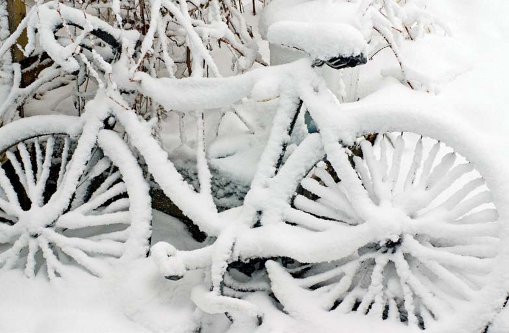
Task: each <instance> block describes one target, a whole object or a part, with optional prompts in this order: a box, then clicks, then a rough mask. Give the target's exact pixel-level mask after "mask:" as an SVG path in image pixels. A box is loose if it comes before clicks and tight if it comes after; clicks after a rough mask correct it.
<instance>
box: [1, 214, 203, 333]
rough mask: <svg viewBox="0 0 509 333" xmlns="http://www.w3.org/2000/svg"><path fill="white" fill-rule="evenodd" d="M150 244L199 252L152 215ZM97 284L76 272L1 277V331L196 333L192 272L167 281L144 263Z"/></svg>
mask: <svg viewBox="0 0 509 333" xmlns="http://www.w3.org/2000/svg"><path fill="white" fill-rule="evenodd" d="M153 224H154V226H153V228H154V230H156V231H157V236H156V237H155V239H154V240H164V241H167V242H171V243H173V244H175V245H176V246H177V247H178V248H180V249H187V250H190V249H194V248H196V247H197V246H199V244H198V243H196V242H195V241H193V240H192V239H191V238H190V237H189V236H188V234H187V233H186V232H185V231H184V227H183V226H182V224H181V223H180V222H179V221H177V220H176V219H174V218H172V217H170V216H167V215H165V214H163V213H160V212H156V211H154V221H153ZM108 275H109V277H108V278H106V279H102V280H101V279H97V278H94V277H91V276H88V275H86V274H85V275H84V274H83V273H82V272H76V275H75V276H72V278H71V279H69V280H56V281H54V283H51V284H50V283H48V281H47V280H46V279H45V278H43V277H42V276H41V277H40V278H36V279H33V280H27V279H26V278H25V277H24V276H23V273H22V272H16V271H12V272H5V271H2V274H0V283H1V285H2V288H0V304H1V305H0V307H1V308H2V311H0V331H1V332H12V333H21V332H30V333H32V332H33V333H36V332H40V333H46V332H52V333H53V332H54V333H68V332H76V333H91V332H97V333H99V332H101V333H102V332H113V333H120V332H122V333H124V332H125V333H150V332H173V333H182V332H189V333H190V332H194V331H195V330H196V328H197V322H196V321H195V320H194V312H195V306H194V305H193V304H192V303H191V301H190V292H191V288H192V287H193V286H194V285H196V284H198V283H200V282H201V281H202V274H201V272H199V271H197V272H191V273H189V274H187V275H186V277H185V278H183V279H182V280H181V281H177V282H175V281H168V280H165V279H164V278H163V277H162V276H161V275H160V273H159V270H158V269H157V267H156V266H155V264H154V262H153V261H152V260H151V259H143V260H139V261H136V262H133V263H130V264H128V265H125V266H124V267H123V268H122V269H119V270H117V271H116V272H111V274H108Z"/></svg>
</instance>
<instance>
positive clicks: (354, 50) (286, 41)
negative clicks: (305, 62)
mask: <svg viewBox="0 0 509 333" xmlns="http://www.w3.org/2000/svg"><path fill="white" fill-rule="evenodd" d="M267 40H268V41H269V42H270V43H273V44H277V45H282V46H286V47H289V48H295V49H298V50H301V51H304V52H306V53H307V54H309V55H310V56H311V59H320V60H328V59H330V58H333V57H337V56H342V57H350V56H358V55H361V54H364V53H365V52H366V49H367V43H366V40H365V39H364V37H363V36H362V34H361V32H360V31H359V30H358V29H356V28H354V27H352V26H351V25H348V24H338V23H336V24H333V23H316V22H313V23H304V22H291V21H282V22H275V23H273V24H272V25H271V26H270V27H269V31H268V33H267Z"/></svg>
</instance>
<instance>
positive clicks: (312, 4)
mask: <svg viewBox="0 0 509 333" xmlns="http://www.w3.org/2000/svg"><path fill="white" fill-rule="evenodd" d="M358 9H359V2H354V1H346V0H318V1H313V0H274V1H271V2H270V4H269V5H268V6H267V7H265V9H264V10H263V12H262V15H261V17H260V24H259V30H260V34H261V36H262V38H264V39H266V38H267V35H268V30H269V27H270V26H271V25H272V24H274V23H276V22H281V21H293V22H308V23H334V24H349V25H351V26H353V27H357V28H361V23H360V20H359V15H358V13H357V11H358Z"/></svg>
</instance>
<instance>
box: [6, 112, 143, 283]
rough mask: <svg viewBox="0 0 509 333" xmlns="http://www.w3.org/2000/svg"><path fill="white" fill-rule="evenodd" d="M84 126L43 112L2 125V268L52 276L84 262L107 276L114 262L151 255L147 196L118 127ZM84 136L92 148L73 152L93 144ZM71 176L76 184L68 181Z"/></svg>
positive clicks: (95, 272)
mask: <svg viewBox="0 0 509 333" xmlns="http://www.w3.org/2000/svg"><path fill="white" fill-rule="evenodd" d="M82 126H83V124H82V122H81V120H80V119H79V118H76V117H64V116H43V117H31V118H27V119H23V120H19V121H16V122H14V123H11V124H9V125H7V126H5V127H3V128H1V129H0V138H2V139H1V140H0V156H1V157H2V161H1V167H0V266H1V267H2V268H3V269H4V270H8V269H20V270H23V271H24V273H25V275H26V276H27V277H34V276H35V275H36V274H37V273H38V272H39V271H45V272H46V273H47V275H48V276H49V278H50V279H52V278H55V277H60V276H64V275H65V274H66V273H67V272H71V267H79V268H80V269H82V270H85V271H87V272H89V273H92V274H93V275H96V276H102V275H104V274H106V273H107V270H108V265H109V264H111V263H113V262H115V260H116V259H120V260H128V259H133V258H137V257H141V256H144V255H145V254H146V253H147V250H148V239H149V236H150V217H151V208H150V197H149V195H148V186H147V185H146V184H145V182H144V180H143V176H142V173H141V170H140V169H139V167H138V165H137V163H136V159H135V158H134V157H133V156H132V155H131V153H130V151H129V149H128V147H127V146H126V144H125V143H124V141H123V140H122V139H121V138H119V137H118V135H116V134H115V133H114V132H111V131H107V130H101V131H100V132H99V134H98V137H97V140H96V139H95V138H90V135H95V134H94V133H89V134H87V135H88V136H89V137H87V138H85V134H82ZM89 139H91V140H89ZM82 140H83V141H86V140H88V141H89V143H90V147H88V148H87V147H85V149H82V150H81V151H82V152H83V151H85V152H86V153H87V154H86V156H85V155H83V156H80V157H76V156H75V155H76V154H75V152H76V151H77V147H79V146H80V145H81V146H83V145H84V144H89V143H81V141H82ZM94 142H96V143H94ZM75 157H76V158H75ZM82 161H83V162H84V163H82ZM71 177H77V179H78V182H77V186H73V185H72V184H71V185H69V184H68V183H67V182H66V179H67V178H71ZM57 202H65V205H64V206H65V207H63V208H59V207H58V205H57Z"/></svg>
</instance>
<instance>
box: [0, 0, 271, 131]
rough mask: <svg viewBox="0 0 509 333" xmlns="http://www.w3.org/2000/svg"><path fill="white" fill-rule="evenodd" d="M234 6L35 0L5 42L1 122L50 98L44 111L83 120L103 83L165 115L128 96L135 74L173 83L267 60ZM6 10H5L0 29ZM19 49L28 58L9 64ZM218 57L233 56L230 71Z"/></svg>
mask: <svg viewBox="0 0 509 333" xmlns="http://www.w3.org/2000/svg"><path fill="white" fill-rule="evenodd" d="M237 7H238V5H236V3H232V2H231V1H221V2H219V1H217V0H211V1H190V2H186V1H180V2H173V1H167V0H163V1H160V0H151V1H148V0H137V1H128V0H113V1H109V2H102V1H93V0H83V1H73V2H58V1H42V0H40V1H36V3H35V4H34V5H33V6H31V8H29V10H28V12H27V15H26V17H25V19H24V20H23V21H22V22H21V23H20V25H19V26H18V28H17V29H16V31H14V32H13V33H12V35H11V36H10V37H9V38H6V37H7V36H0V41H2V44H1V47H0V56H1V59H2V63H1V64H2V66H3V67H2V68H3V71H2V73H4V74H3V75H2V77H3V78H4V79H9V78H11V79H10V81H11V82H10V85H12V88H11V91H10V94H9V97H8V98H7V99H6V100H5V101H4V102H3V103H2V105H1V106H0V117H1V118H2V119H3V121H4V122H10V121H12V119H14V118H15V117H16V110H17V109H18V108H19V107H20V106H22V105H23V106H25V107H26V108H28V110H30V108H31V103H32V102H34V100H35V101H36V102H35V103H32V104H33V105H37V107H41V106H43V105H41V103H37V100H41V99H43V97H44V95H48V94H52V100H53V102H52V103H49V105H48V103H46V104H45V105H44V106H45V107H46V108H49V109H52V110H48V111H61V109H59V108H58V106H59V105H61V104H62V108H64V105H65V112H66V113H73V112H72V110H70V109H71V108H72V109H74V114H80V113H81V112H82V111H83V107H84V103H85V102H86V101H87V100H89V99H90V98H91V97H93V96H94V95H95V91H96V89H97V88H101V87H104V86H106V85H108V86H113V85H114V86H117V85H118V88H119V89H121V91H122V92H124V93H128V94H126V95H125V96H126V99H127V100H129V101H130V103H131V106H132V107H133V108H134V109H135V110H136V111H137V112H138V113H139V114H143V115H145V116H146V118H149V117H153V116H155V115H156V114H157V113H158V112H159V113H164V110H162V109H161V108H159V107H158V106H157V105H155V104H154V103H152V102H151V101H150V100H149V99H148V98H144V97H143V96H141V95H140V94H133V93H132V92H130V91H129V90H131V89H130V87H129V80H130V77H131V75H132V74H133V73H134V72H135V71H144V72H146V73H149V74H151V75H154V76H159V77H160V76H167V77H176V78H181V77H186V76H191V75H192V76H221V74H222V73H223V74H224V73H230V72H231V70H232V69H233V71H234V72H237V71H244V70H247V69H249V68H250V67H251V66H252V65H253V63H254V62H255V61H258V62H263V60H262V59H261V57H260V55H259V53H258V50H257V45H256V43H255V42H254V41H253V38H252V32H251V28H250V27H249V26H248V25H247V24H246V23H245V21H244V19H243V18H242V16H241V14H240V12H239V9H238V8H237ZM4 12H5V9H3V8H0V13H1V14H0V18H2V19H1V20H0V23H1V24H2V25H6V20H5V18H6V17H5V15H3V13H4ZM2 31H3V32H7V31H8V29H2ZM23 31H27V32H28V44H27V45H26V46H24V47H22V46H20V45H17V43H18V38H19V36H20V35H21V34H22V32H23ZM17 47H19V48H22V49H23V53H24V56H25V59H24V61H23V62H22V63H19V64H12V66H11V65H10V60H9V56H8V54H9V51H11V50H12V49H13V48H17ZM214 52H216V53H221V55H222V57H229V58H230V59H231V68H228V67H227V68H223V67H224V66H221V65H219V64H217V63H216V60H215V59H214V58H213V56H212V54H213V53H214ZM112 65H113V67H112ZM5 72H6V73H5ZM9 72H10V73H9ZM27 72H35V75H33V76H34V79H33V80H32V81H31V82H28V84H25V86H24V87H21V76H22V75H24V74H25V73H27ZM129 93H130V95H131V96H128V95H129ZM55 99H56V100H57V102H55ZM69 101H72V103H69ZM34 107H35V106H34ZM165 111H167V112H169V111H172V110H165ZM28 113H29V114H30V112H28Z"/></svg>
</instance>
